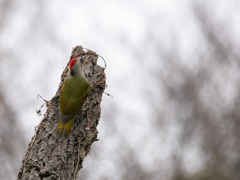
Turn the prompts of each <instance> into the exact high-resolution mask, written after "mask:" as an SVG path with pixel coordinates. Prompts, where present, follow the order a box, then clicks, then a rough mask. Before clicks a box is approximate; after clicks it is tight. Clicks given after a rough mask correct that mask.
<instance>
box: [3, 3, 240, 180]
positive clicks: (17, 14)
mask: <svg viewBox="0 0 240 180" xmlns="http://www.w3.org/2000/svg"><path fill="white" fill-rule="evenodd" d="M239 9H240V1H238V0H225V1H224V0H208V1H204V0H181V1H179V0H168V1H166V0H138V1H136V0H135V1H134V0H133V1H127V0H121V1H120V0H116V1H109V0H103V1H94V0H89V1H77V0H72V1H68V2H67V1H63V0H52V1H47V0H42V1H29V0H23V1H17V0H0V83H1V85H0V122H1V123H0V164H1V168H0V179H3V180H4V179H7V180H8V179H16V176H17V173H18V170H19V168H20V165H21V160H22V158H23V156H24V154H25V152H26V150H27V144H28V143H29V142H30V141H31V138H32V137H33V135H34V133H35V131H34V128H35V127H36V126H37V125H38V124H39V123H40V121H41V119H42V117H38V116H37V113H36V109H39V108H40V106H41V105H42V104H43V103H44V101H43V100H41V99H37V95H38V94H39V95H41V96H42V97H43V98H44V99H46V100H50V99H51V98H52V97H53V96H54V95H55V93H56V90H57V88H58V84H59V82H60V76H61V73H62V71H63V69H64V67H65V66H66V63H67V62H68V60H69V57H70V54H71V51H72V48H73V47H75V46H76V45H82V46H83V47H85V48H88V49H91V50H93V51H96V52H97V53H98V54H99V55H101V56H103V57H104V58H105V60H106V61H107V65H108V67H107V69H106V74H107V84H108V87H107V89H106V92H107V93H110V94H111V95H113V98H111V97H109V96H107V95H106V94H104V95H103V100H102V104H101V107H102V117H101V119H100V124H99V126H98V131H99V135H98V138H99V139H100V140H99V141H98V142H95V143H94V144H93V145H92V148H91V152H90V154H89V155H88V156H87V157H86V159H85V161H84V163H83V169H82V170H80V172H79V174H78V179H79V180H108V179H114V180H123V179H124V180H135V179H139V180H239V179H240V141H239V137H240V110H239V108H240V91H239V89H240V50H239V49H240V39H239V34H240V21H239V19H240V11H239ZM99 64H100V65H103V62H102V61H101V59H99ZM45 110H46V108H43V109H42V115H43V114H44V112H45Z"/></svg>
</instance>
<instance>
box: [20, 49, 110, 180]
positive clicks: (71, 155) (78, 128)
mask: <svg viewBox="0 0 240 180" xmlns="http://www.w3.org/2000/svg"><path fill="white" fill-rule="evenodd" d="M79 55H80V56H83V55H86V60H85V61H86V63H85V64H84V65H83V72H84V73H85V76H86V78H87V80H88V82H89V84H90V85H93V87H92V89H91V91H90V93H89V95H88V102H86V103H85V104H84V106H83V107H82V108H81V109H80V110H79V111H78V112H77V118H76V119H75V120H74V122H73V124H72V127H71V131H70V133H69V135H68V137H67V139H65V140H64V141H63V142H62V141H61V140H59V141H57V135H56V131H57V127H58V121H59V97H60V90H61V87H62V84H63V82H64V80H65V79H66V78H67V76H68V68H67V67H68V64H67V67H66V68H65V69H64V71H63V74H62V76H61V82H60V84H59V88H58V90H57V92H56V95H55V96H54V97H53V98H52V99H51V100H50V101H46V104H47V111H46V113H45V115H44V118H43V119H42V121H41V123H40V124H39V125H38V128H37V130H36V133H35V135H34V137H33V138H32V141H31V143H30V144H29V148H28V150H27V152H26V154H25V156H24V158H23V160H22V166H21V168H20V171H19V174H18V179H19V180H20V179H21V180H25V179H28V180H50V179H60V180H61V179H62V180H68V179H69V180H70V179H76V176H77V174H78V172H79V170H80V169H81V168H82V163H83V160H84V158H85V156H86V155H87V154H88V153H89V151H90V147H91V144H92V143H93V142H94V141H97V134H98V131H97V129H96V127H97V125H98V122H99V119H100V114H101V108H100V103H101V100H102V93H103V92H104V89H105V83H106V81H105V79H106V78H105V74H104V70H105V68H102V67H101V66H99V65H97V59H98V55H97V54H96V53H95V52H93V51H90V50H87V52H85V51H83V48H82V47H81V46H76V47H75V48H74V49H73V51H72V55H71V57H70V59H71V58H72V57H75V56H79ZM88 119H90V120H91V121H90V122H89V121H88Z"/></svg>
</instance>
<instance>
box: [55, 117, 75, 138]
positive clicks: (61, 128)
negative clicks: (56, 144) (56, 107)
mask: <svg viewBox="0 0 240 180" xmlns="http://www.w3.org/2000/svg"><path fill="white" fill-rule="evenodd" d="M76 116H77V115H76ZM76 116H74V117H73V118H72V119H71V121H69V122H68V123H66V124H62V123H61V120H60V119H59V125H58V129H57V135H58V137H57V139H59V138H60V137H62V141H63V140H64V139H65V138H66V137H67V135H68V133H69V131H70V128H71V125H72V122H73V120H74V119H75V118H76Z"/></svg>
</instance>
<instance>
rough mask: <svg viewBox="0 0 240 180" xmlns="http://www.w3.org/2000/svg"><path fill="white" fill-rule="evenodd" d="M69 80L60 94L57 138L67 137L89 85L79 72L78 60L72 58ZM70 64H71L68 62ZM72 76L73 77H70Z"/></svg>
mask: <svg viewBox="0 0 240 180" xmlns="http://www.w3.org/2000/svg"><path fill="white" fill-rule="evenodd" d="M71 61H74V62H73V67H72V69H71V67H70V71H71V72H73V73H71V75H70V74H69V78H68V79H66V80H65V82H64V83H63V86H62V89H61V94H60V103H59V104H60V118H59V125H58V129H57V134H58V138H59V137H60V136H62V139H64V137H67V135H68V133H69V131H70V128H71V125H72V122H73V121H74V119H75V118H76V114H75V113H76V112H77V111H78V110H79V109H80V108H81V107H82V106H83V104H84V102H85V100H86V98H87V95H88V91H89V84H88V82H87V80H86V79H85V76H84V75H83V73H82V71H81V69H80V68H81V64H80V58H76V60H75V58H73V59H72V60H71ZM70 63H71V62H70ZM72 74H73V75H72Z"/></svg>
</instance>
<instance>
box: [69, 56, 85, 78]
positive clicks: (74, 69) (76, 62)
mask: <svg viewBox="0 0 240 180" xmlns="http://www.w3.org/2000/svg"><path fill="white" fill-rule="evenodd" d="M84 59H85V57H79V56H77V57H74V58H72V59H71V61H70V62H69V70H70V75H71V76H76V75H81V74H82V63H83V61H84Z"/></svg>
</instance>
